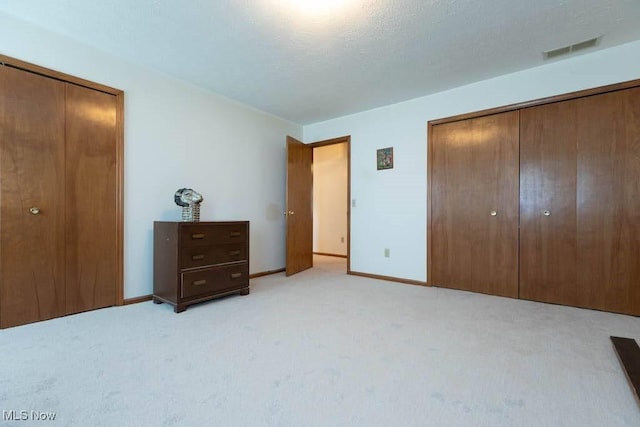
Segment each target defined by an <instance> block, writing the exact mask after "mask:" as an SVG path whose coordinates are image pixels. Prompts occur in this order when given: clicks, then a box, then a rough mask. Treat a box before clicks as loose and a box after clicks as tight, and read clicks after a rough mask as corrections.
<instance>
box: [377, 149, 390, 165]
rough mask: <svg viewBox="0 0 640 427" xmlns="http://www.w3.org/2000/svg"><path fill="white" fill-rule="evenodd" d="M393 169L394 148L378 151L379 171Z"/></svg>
mask: <svg viewBox="0 0 640 427" xmlns="http://www.w3.org/2000/svg"><path fill="white" fill-rule="evenodd" d="M382 169H393V147H388V148H381V149H379V150H378V170H382Z"/></svg>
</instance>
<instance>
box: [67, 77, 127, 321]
mask: <svg viewBox="0 0 640 427" xmlns="http://www.w3.org/2000/svg"><path fill="white" fill-rule="evenodd" d="M66 105H67V124H66V133H67V163H66V168H67V178H66V179H67V181H66V184H67V198H66V201H67V215H66V219H67V233H66V243H67V264H66V266H67V269H66V271H67V292H66V310H67V313H76V312H80V311H85V310H90V309H95V308H101V307H107V306H111V305H114V304H115V302H116V280H117V277H116V275H117V260H116V254H117V248H116V244H117V241H116V218H117V212H116V206H117V200H116V195H117V193H116V178H117V177H116V174H117V167H116V135H117V134H116V97H115V96H113V95H109V94H106V93H103V92H99V91H96V90H92V89H88V88H85V87H81V86H76V85H74V84H70V83H67V84H66Z"/></svg>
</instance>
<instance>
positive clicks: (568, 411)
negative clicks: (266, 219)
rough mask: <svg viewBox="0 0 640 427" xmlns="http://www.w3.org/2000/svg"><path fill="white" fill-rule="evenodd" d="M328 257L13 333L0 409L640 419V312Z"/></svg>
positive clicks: (0, 342)
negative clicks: (513, 295) (399, 279)
mask: <svg viewBox="0 0 640 427" xmlns="http://www.w3.org/2000/svg"><path fill="white" fill-rule="evenodd" d="M316 262H317V266H316V268H314V269H313V270H309V271H306V272H303V273H300V274H299V275H297V276H294V277H291V278H285V277H284V275H282V274H279V275H274V276H269V277H264V278H260V279H255V280H253V281H252V284H251V286H252V287H251V294H250V295H249V296H232V297H228V298H224V299H221V300H217V301H212V302H209V303H204V304H200V305H197V306H192V307H190V308H188V309H187V311H185V312H184V313H181V314H174V313H173V311H172V309H171V307H169V306H167V305H166V304H163V305H159V306H158V305H153V304H152V303H151V302H148V303H142V304H136V305H131V306H125V307H114V308H109V309H104V310H97V311H93V312H88V313H83V314H79V315H74V316H68V317H65V318H61V319H55V320H51V321H47V322H40V323H37V324H31V325H26V326H21V327H17V328H11V329H5V330H2V331H0V348H2V353H1V363H0V409H2V410H3V411H16V412H15V414H17V415H18V416H19V415H20V411H22V410H25V411H28V416H29V417H30V416H31V412H30V411H32V410H35V411H38V412H54V413H55V416H56V419H55V421H54V422H42V421H39V422H32V423H33V424H38V425H71V426H173V425H175V426H474V427H475V426H581V427H584V426H608V427H609V426H637V425H640V410H639V406H638V404H637V402H636V400H635V398H634V396H633V394H632V392H631V389H630V387H629V385H628V383H627V381H626V378H625V376H624V374H623V371H622V369H621V367H620V364H619V362H618V360H617V358H616V356H615V353H614V351H613V348H612V345H611V342H610V340H609V336H610V335H618V336H623V337H630V338H635V339H637V340H640V319H638V318H634V317H629V316H622V315H616V314H610V313H602V312H597V311H590V310H581V309H575V308H570V307H561V306H554V305H547V304H539V303H533V302H527V301H518V300H511V299H506V298H498V297H491V296H484V295H477V294H471V293H466V292H458V291H452V290H446V289H437V288H423V287H417V286H409V285H402V284H398V283H390V282H384V281H376V280H370V279H365V278H361V277H354V276H347V275H345V270H346V268H345V265H344V260H341V259H337V258H327V257H317V258H316ZM8 413H9V412H5V415H6V414H8ZM29 424H31V423H29V422H25V421H13V422H12V421H4V422H3V421H0V425H21V426H22V425H29Z"/></svg>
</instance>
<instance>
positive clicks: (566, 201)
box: [520, 101, 578, 305]
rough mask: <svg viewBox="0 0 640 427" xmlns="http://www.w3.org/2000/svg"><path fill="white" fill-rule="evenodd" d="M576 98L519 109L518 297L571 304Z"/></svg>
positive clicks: (574, 295)
mask: <svg viewBox="0 0 640 427" xmlns="http://www.w3.org/2000/svg"><path fill="white" fill-rule="evenodd" d="M577 111H578V108H577V103H576V101H567V102H559V103H554V104H547V105H543V106H539V107H532V108H526V109H523V110H521V111H520V298H524V299H530V300H535V301H543V302H552V303H558V304H567V305H575V304H576V302H577V287H576V279H577V277H576V275H577V272H576V251H577V237H576V231H577V226H576V169H577V164H576V163H577V153H576V150H577V139H578V129H577Z"/></svg>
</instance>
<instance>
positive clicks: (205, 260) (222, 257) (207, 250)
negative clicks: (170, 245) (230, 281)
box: [180, 242, 247, 269]
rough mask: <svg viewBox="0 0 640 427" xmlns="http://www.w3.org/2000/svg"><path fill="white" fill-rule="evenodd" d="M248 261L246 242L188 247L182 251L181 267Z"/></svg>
mask: <svg viewBox="0 0 640 427" xmlns="http://www.w3.org/2000/svg"><path fill="white" fill-rule="evenodd" d="M246 260H247V246H246V245H245V244H244V242H242V243H231V244H227V245H217V246H190V247H189V246H188V247H185V248H182V250H181V251H180V267H181V268H183V269H187V268H195V267H204V266H207V265H215V264H225V263H229V262H238V261H246Z"/></svg>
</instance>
